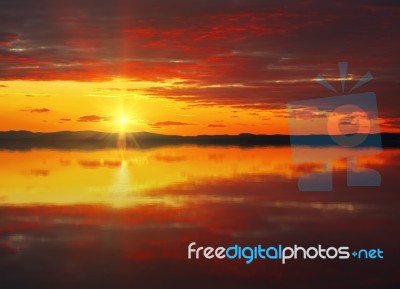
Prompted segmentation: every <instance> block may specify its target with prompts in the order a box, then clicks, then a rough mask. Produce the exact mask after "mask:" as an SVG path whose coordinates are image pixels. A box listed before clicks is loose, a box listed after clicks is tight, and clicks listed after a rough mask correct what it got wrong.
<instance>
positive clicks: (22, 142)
mask: <svg viewBox="0 0 400 289" xmlns="http://www.w3.org/2000/svg"><path fill="white" fill-rule="evenodd" d="M377 138H378V139H379V135H374V134H371V135H367V136H366V140H365V141H364V142H363V143H362V144H361V145H359V146H358V147H380V141H381V143H382V146H383V147H384V148H397V147H400V133H382V134H381V138H380V139H379V141H378V142H376V140H377ZM118 139H119V135H118V134H117V133H103V132H95V131H79V132H69V131H66V132H54V133H33V132H29V131H8V132H0V150H29V149H35V148H44V149H45V148H48V149H61V150H69V149H83V150H91V149H105V148H117V147H118ZM291 143H292V144H295V145H304V146H311V147H321V146H322V147H325V146H337V145H336V144H335V143H334V141H333V140H332V138H331V137H330V136H329V135H305V136H289V135H255V134H248V133H243V134H239V135H198V136H178V135H162V134H154V133H148V132H137V133H129V134H127V135H126V141H125V144H126V148H133V149H146V148H152V147H159V146H171V145H199V146H210V145H213V146H239V147H254V146H288V145H291Z"/></svg>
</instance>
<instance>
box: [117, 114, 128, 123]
mask: <svg viewBox="0 0 400 289" xmlns="http://www.w3.org/2000/svg"><path fill="white" fill-rule="evenodd" d="M127 121H128V119H127V118H126V116H125V115H121V117H120V118H119V124H120V125H125V124H126V123H127Z"/></svg>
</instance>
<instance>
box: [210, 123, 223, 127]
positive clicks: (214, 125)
mask: <svg viewBox="0 0 400 289" xmlns="http://www.w3.org/2000/svg"><path fill="white" fill-rule="evenodd" d="M208 127H226V125H223V124H214V123H211V124H209V125H208Z"/></svg>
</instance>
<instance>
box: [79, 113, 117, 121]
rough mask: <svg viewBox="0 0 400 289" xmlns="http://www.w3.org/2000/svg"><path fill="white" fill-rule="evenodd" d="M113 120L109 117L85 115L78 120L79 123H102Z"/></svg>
mask: <svg viewBox="0 0 400 289" xmlns="http://www.w3.org/2000/svg"><path fill="white" fill-rule="evenodd" d="M110 120H112V118H111V117H109V116H98V115H85V116H81V117H80V118H78V119H77V121H79V122H101V121H110Z"/></svg>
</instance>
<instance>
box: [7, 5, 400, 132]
mask: <svg viewBox="0 0 400 289" xmlns="http://www.w3.org/2000/svg"><path fill="white" fill-rule="evenodd" d="M399 19H400V7H399V6H398V5H397V3H396V1H372V0H371V1H342V2H339V1H335V2H333V1H332V2H330V3H325V1H265V0H254V1H244V0H243V1H242V0H221V1H215V0H201V1H184V0H171V1H156V0H151V1H150V0H146V1H144V0H134V1H127V0H126V1H124V0H115V1H82V0H80V1H75V0H71V1H58V0H57V1H43V0H38V1H28V0H2V1H1V9H0V103H1V106H0V114H1V120H2V121H1V122H0V130H3V131H4V130H31V131H62V130H97V131H106V132H112V131H117V130H118V129H120V127H121V126H124V129H125V130H129V131H150V132H156V133H163V134H182V135H196V134H237V133H241V132H251V133H260V134H275V133H288V129H287V114H286V103H287V102H290V101H296V100H303V99H311V98H319V97H325V96H333V95H335V94H333V93H332V92H331V91H329V90H327V89H326V88H324V87H322V86H320V85H319V84H318V83H316V82H315V81H314V80H315V77H316V75H317V74H318V73H321V74H322V75H323V76H324V77H325V78H326V79H328V80H329V81H330V82H331V83H332V85H333V86H335V87H337V88H339V87H340V82H339V79H338V77H339V72H338V68H337V63H338V62H339V61H348V62H349V78H350V80H349V82H351V84H354V83H355V82H356V81H357V79H358V78H360V77H362V76H363V75H364V74H365V73H366V72H367V71H371V73H372V75H373V76H374V79H373V80H372V81H370V82H369V83H368V84H366V85H364V86H363V87H361V88H359V89H357V90H356V91H355V92H354V93H357V92H369V91H373V92H375V93H376V95H377V99H378V108H379V115H380V125H381V127H380V128H381V131H399V128H400V117H399V114H398V105H399V104H400V100H399V97H398V93H399V91H400V90H399V88H400V85H399V79H400V69H399V67H400V61H399V60H400V57H399V46H400V45H399V29H400V23H399ZM351 84H349V86H348V87H350V85H351Z"/></svg>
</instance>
